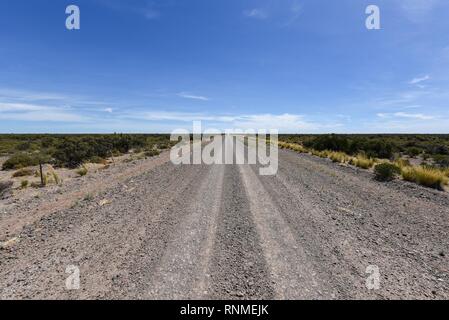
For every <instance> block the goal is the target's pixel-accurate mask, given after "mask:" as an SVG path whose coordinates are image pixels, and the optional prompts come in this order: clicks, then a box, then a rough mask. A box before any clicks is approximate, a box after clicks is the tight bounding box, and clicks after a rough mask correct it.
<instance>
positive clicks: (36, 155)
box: [0, 134, 175, 194]
mask: <svg viewBox="0 0 449 320" xmlns="http://www.w3.org/2000/svg"><path fill="white" fill-rule="evenodd" d="M174 143H175V142H171V141H170V136H169V135H145V134H140V135H139V134H100V135H92V134H90V135H89V134H85V135H40V134H25V135H12V134H3V135H0V157H2V158H3V163H2V165H1V170H3V171H12V173H11V175H10V177H11V178H12V179H13V180H11V181H4V182H2V185H1V189H2V190H1V193H2V194H6V193H7V191H8V190H9V189H11V188H12V184H14V181H15V183H16V186H17V188H16V189H27V188H28V187H31V188H42V187H45V186H47V185H61V184H62V183H63V181H62V178H61V177H60V176H59V175H58V173H57V170H56V169H62V168H67V169H71V170H73V171H74V172H75V173H76V175H77V176H79V177H84V176H86V175H87V174H88V166H87V164H100V165H102V166H103V167H102V169H107V168H109V166H110V163H115V158H116V157H119V156H122V155H125V154H131V156H130V159H132V160H133V161H134V160H140V159H146V158H149V157H154V156H157V155H159V154H160V153H161V151H163V150H165V149H168V148H170V147H171V146H173V144H174ZM125 159H126V157H125ZM19 179H20V180H19Z"/></svg>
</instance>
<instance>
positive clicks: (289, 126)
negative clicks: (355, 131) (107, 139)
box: [126, 111, 342, 133]
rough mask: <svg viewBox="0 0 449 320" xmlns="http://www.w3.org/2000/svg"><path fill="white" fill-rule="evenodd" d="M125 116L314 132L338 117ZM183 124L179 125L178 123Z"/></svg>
mask: <svg viewBox="0 0 449 320" xmlns="http://www.w3.org/2000/svg"><path fill="white" fill-rule="evenodd" d="M126 118H128V119H140V120H147V121H154V122H176V123H189V122H193V121H202V122H204V123H206V124H207V125H210V126H212V127H215V128H217V129H232V128H233V129H242V130H245V129H255V130H258V129H266V130H268V129H278V130H279V131H280V132H285V133H299V132H317V131H319V130H326V131H327V130H331V131H332V129H335V128H340V127H341V126H342V124H341V123H340V122H339V121H334V122H332V121H322V122H314V121H310V120H307V119H306V117H305V116H303V115H298V114H289V113H284V114H271V113H263V114H240V115H230V114H208V113H189V112H161V111H151V112H144V113H134V114H128V115H127V116H126ZM181 126H182V125H181Z"/></svg>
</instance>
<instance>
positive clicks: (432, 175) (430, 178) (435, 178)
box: [401, 166, 448, 190]
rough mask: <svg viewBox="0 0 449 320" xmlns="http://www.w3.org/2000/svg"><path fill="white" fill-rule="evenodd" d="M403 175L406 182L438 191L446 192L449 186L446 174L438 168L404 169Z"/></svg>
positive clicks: (417, 167)
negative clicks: (446, 186) (445, 187)
mask: <svg viewBox="0 0 449 320" xmlns="http://www.w3.org/2000/svg"><path fill="white" fill-rule="evenodd" d="M401 174H402V178H403V179H404V180H406V181H410V182H415V183H418V184H420V185H423V186H426V187H429V188H434V189H438V190H444V186H445V185H447V184H448V178H447V176H446V175H445V173H444V172H443V171H441V170H438V169H436V168H429V167H423V166H415V167H404V168H402V171H401Z"/></svg>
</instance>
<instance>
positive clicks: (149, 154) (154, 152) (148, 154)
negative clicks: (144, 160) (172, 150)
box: [145, 150, 161, 158]
mask: <svg viewBox="0 0 449 320" xmlns="http://www.w3.org/2000/svg"><path fill="white" fill-rule="evenodd" d="M160 154H161V152H160V151H159V150H148V151H146V152H145V156H146V157H149V158H150V157H155V156H158V155H160Z"/></svg>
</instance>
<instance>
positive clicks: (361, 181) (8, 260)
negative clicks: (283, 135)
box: [0, 150, 449, 299]
mask: <svg viewBox="0 0 449 320" xmlns="http://www.w3.org/2000/svg"><path fill="white" fill-rule="evenodd" d="M163 157H164V155H163V156H162V158H163ZM165 157H166V156H165ZM165 159H166V158H165ZM145 161H148V163H149V164H147V165H145V166H140V168H145V170H142V169H141V170H140V171H138V174H135V175H126V176H123V178H122V179H118V180H117V181H113V180H112V179H109V180H107V181H108V184H107V186H103V187H102V188H100V189H99V191H98V193H96V194H95V195H94V196H92V197H85V198H82V199H80V200H79V201H77V202H75V203H74V204H71V205H70V206H68V205H63V204H64V203H67V200H64V199H63V197H62V198H61V199H55V198H51V204H48V205H49V206H51V207H53V208H55V210H50V211H47V212H46V213H45V214H44V213H42V212H41V213H39V215H38V216H37V217H36V218H35V219H33V217H32V216H30V215H33V214H37V213H36V212H38V211H39V210H38V208H34V207H33V204H29V205H28V206H27V207H26V211H21V212H18V213H17V219H16V220H17V221H15V223H14V224H13V225H14V228H11V230H9V232H8V233H3V235H5V234H6V235H7V237H8V239H9V241H8V239H6V238H4V239H2V241H3V240H5V241H4V243H3V245H2V248H1V249H0V298H1V299H412V298H418V299H448V298H449V196H448V194H447V193H444V192H438V191H433V190H430V189H426V188H422V187H420V186H416V185H412V184H409V183H406V182H402V181H396V182H392V183H381V182H376V181H374V180H373V179H372V176H371V174H370V173H369V172H366V171H361V170H358V169H355V168H352V167H346V166H341V165H337V164H334V163H331V162H330V161H328V160H325V159H320V158H316V157H313V156H310V155H300V154H297V153H294V152H291V151H284V150H281V151H280V153H279V171H278V173H277V174H276V175H275V176H260V175H259V170H258V166H256V165H179V166H175V165H173V164H171V163H170V162H168V161H161V160H154V159H151V160H145ZM152 161H153V162H155V164H154V165H151V162H152ZM86 188H89V186H86ZM91 188H92V187H91ZM44 200H45V199H44ZM12 217H13V214H12V213H11V212H8V213H7V214H4V215H0V226H2V223H3V225H4V223H5V221H8V223H9V224H8V225H10V222H11V219H12ZM21 219H22V220H23V221H21ZM67 266H76V267H77V268H79V271H80V288H79V289H78V290H68V289H67V288H66V280H67V278H68V277H69V276H70V274H69V273H66V268H67ZM373 266H375V268H378V270H379V275H380V279H379V288H378V289H368V288H367V286H366V282H367V278H369V277H370V273H367V268H368V270H370V269H369V268H372V267H373ZM371 270H372V269H371Z"/></svg>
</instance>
